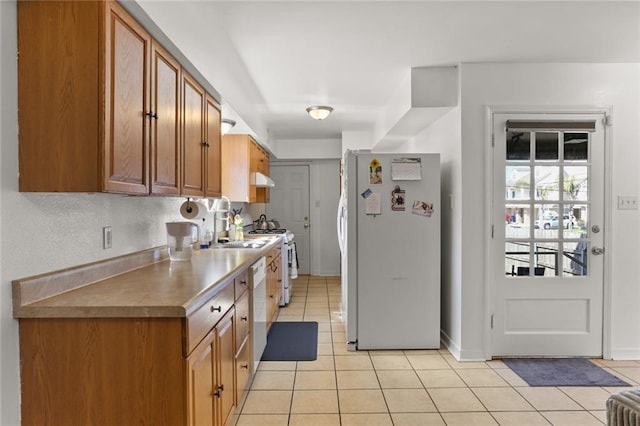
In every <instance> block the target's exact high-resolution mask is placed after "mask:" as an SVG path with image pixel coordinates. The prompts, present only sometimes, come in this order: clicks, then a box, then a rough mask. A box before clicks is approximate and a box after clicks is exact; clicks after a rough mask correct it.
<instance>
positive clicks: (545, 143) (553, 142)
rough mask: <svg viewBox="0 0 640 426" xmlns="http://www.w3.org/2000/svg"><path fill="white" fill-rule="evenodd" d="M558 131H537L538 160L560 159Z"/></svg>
mask: <svg viewBox="0 0 640 426" xmlns="http://www.w3.org/2000/svg"><path fill="white" fill-rule="evenodd" d="M558 158H560V157H559V155H558V133H555V132H554V133H547V132H537V133H536V158H535V159H536V160H538V161H544V160H554V161H557V160H558Z"/></svg>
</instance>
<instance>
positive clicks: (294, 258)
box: [289, 243, 298, 280]
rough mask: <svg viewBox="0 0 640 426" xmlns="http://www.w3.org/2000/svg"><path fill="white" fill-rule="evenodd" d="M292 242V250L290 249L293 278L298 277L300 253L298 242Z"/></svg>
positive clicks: (291, 276) (290, 268) (290, 274)
mask: <svg viewBox="0 0 640 426" xmlns="http://www.w3.org/2000/svg"><path fill="white" fill-rule="evenodd" d="M289 244H291V250H289V277H290V278H291V279H292V280H295V279H296V278H298V254H297V253H296V243H289Z"/></svg>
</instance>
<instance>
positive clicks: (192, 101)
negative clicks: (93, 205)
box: [18, 0, 220, 196]
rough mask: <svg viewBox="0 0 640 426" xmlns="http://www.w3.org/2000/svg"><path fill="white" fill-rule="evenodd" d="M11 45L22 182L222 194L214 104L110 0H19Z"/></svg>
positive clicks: (37, 187) (40, 186)
mask: <svg viewBox="0 0 640 426" xmlns="http://www.w3.org/2000/svg"><path fill="white" fill-rule="evenodd" d="M18 51H19V54H18V121H19V129H20V131H19V136H18V138H19V144H18V145H19V166H20V178H19V189H20V191H26V192H29V191H32V192H114V193H126V194H150V193H153V194H165V195H180V194H183V195H195V196H204V195H205V193H206V194H207V195H209V196H219V195H220V178H219V167H220V166H219V162H220V155H219V150H218V151H217V150H216V149H215V148H214V149H212V150H208V151H204V147H205V146H206V145H205V143H208V145H209V146H212V145H215V144H216V143H217V144H218V146H219V142H220V136H219V135H220V130H219V129H220V116H219V114H220V107H219V105H218V104H217V102H215V100H213V98H211V101H207V102H205V99H206V98H207V97H209V95H207V94H206V92H205V91H204V89H202V86H201V85H199V84H198V83H196V81H195V80H194V79H192V78H190V77H188V76H187V77H184V73H183V71H182V67H181V64H180V63H178V62H177V61H176V60H175V59H174V58H173V57H172V56H171V55H170V54H168V53H167V52H166V51H165V49H163V48H162V47H161V46H160V45H159V44H158V43H157V42H156V41H155V40H153V38H152V36H151V35H150V34H149V33H148V32H147V31H146V30H145V29H144V28H143V27H142V26H141V25H140V24H138V22H137V21H136V20H135V19H134V18H133V17H131V15H129V14H128V12H127V11H126V10H125V9H124V8H123V7H122V6H120V5H119V4H118V3H117V2H115V1H109V0H107V1H37V2H36V1H20V2H18ZM216 106H217V114H216V112H215V111H214V110H215V109H216ZM209 116H210V117H211V120H208V117H209ZM182 126H186V128H182ZM216 127H217V128H216ZM184 138H188V140H185V139H184ZM205 138H208V139H205ZM194 144H196V145H195V146H194ZM205 152H206V154H205ZM205 157H207V158H206V159H205ZM209 170H211V171H213V173H212V174H209V173H208V171H209ZM216 170H218V172H216Z"/></svg>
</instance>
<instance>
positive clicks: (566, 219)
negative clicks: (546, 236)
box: [534, 214, 578, 229]
mask: <svg viewBox="0 0 640 426" xmlns="http://www.w3.org/2000/svg"><path fill="white" fill-rule="evenodd" d="M562 224H563V226H564V227H565V228H567V229H571V228H573V227H575V226H576V225H577V224H578V221H577V220H576V217H575V216H574V215H572V214H565V215H562ZM534 227H535V229H540V228H543V229H551V228H559V227H560V221H559V219H558V215H553V216H544V217H543V218H542V219H539V220H536V222H535V224H534Z"/></svg>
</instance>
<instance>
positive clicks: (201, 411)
mask: <svg viewBox="0 0 640 426" xmlns="http://www.w3.org/2000/svg"><path fill="white" fill-rule="evenodd" d="M214 336H215V331H211V333H209V334H208V335H207V336H206V337H205V338H204V340H203V341H202V342H201V343H200V344H199V345H198V346H197V347H196V348H195V349H194V350H193V352H192V353H191V355H189V358H188V369H189V370H188V372H189V376H188V377H187V384H188V388H187V404H188V406H187V407H188V409H187V416H188V419H187V423H188V424H189V426H213V425H214V424H215V423H214V419H215V418H214V399H213V398H214V388H213V385H214V369H213V366H214V356H215V349H216V346H215V345H216V339H215V337H214Z"/></svg>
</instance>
